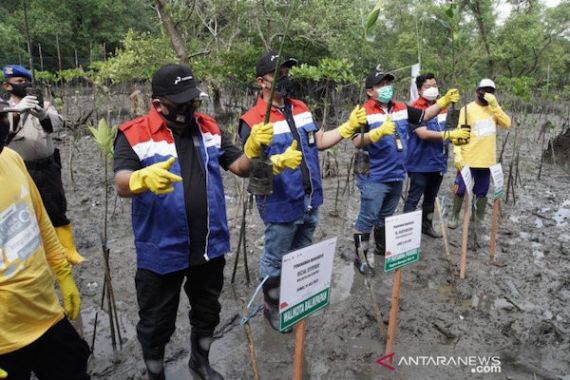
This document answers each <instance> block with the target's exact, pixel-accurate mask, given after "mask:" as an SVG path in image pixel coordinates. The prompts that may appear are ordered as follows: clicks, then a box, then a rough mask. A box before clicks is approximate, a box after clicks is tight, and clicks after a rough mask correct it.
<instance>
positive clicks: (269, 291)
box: [263, 277, 293, 333]
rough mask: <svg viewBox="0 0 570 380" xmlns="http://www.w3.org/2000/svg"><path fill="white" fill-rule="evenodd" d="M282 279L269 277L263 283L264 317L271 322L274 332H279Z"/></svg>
mask: <svg viewBox="0 0 570 380" xmlns="http://www.w3.org/2000/svg"><path fill="white" fill-rule="evenodd" d="M280 281H281V277H269V278H268V279H267V280H266V281H265V282H264V283H263V301H264V303H263V316H264V317H265V319H267V322H269V325H270V326H271V328H273V330H275V331H278V332H281V331H279V324H280V320H279V292H280ZM291 331H293V329H291V328H289V329H287V330H285V331H283V333H290V332H291Z"/></svg>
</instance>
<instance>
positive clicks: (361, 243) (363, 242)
mask: <svg viewBox="0 0 570 380" xmlns="http://www.w3.org/2000/svg"><path fill="white" fill-rule="evenodd" d="M353 236H354V266H355V267H356V269H358V271H359V272H360V273H362V274H365V273H366V269H367V267H368V265H367V263H366V255H368V244H369V243H368V241H369V240H370V234H369V233H368V234H354V235H353ZM359 250H361V252H362V260H364V262H363V261H362V260H361V256H360V255H359V254H358V253H359V252H358V251H359Z"/></svg>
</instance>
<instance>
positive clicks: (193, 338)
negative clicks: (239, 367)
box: [188, 331, 224, 380]
mask: <svg viewBox="0 0 570 380" xmlns="http://www.w3.org/2000/svg"><path fill="white" fill-rule="evenodd" d="M211 344H212V336H211V335H206V334H204V335H199V334H197V333H196V332H194V331H192V333H190V346H191V349H192V353H191V354H190V360H189V361H188V367H190V370H191V371H193V372H194V373H196V374H197V375H198V376H199V377H200V379H202V380H224V377H223V376H222V375H220V374H219V373H218V372H217V371H216V370H215V369H213V368H212V367H210V360H209V359H208V355H209V354H210V345H211Z"/></svg>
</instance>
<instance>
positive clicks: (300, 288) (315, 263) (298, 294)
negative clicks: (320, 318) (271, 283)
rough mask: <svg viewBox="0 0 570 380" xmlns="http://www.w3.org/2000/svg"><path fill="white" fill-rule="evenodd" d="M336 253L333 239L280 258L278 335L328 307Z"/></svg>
mask: <svg viewBox="0 0 570 380" xmlns="http://www.w3.org/2000/svg"><path fill="white" fill-rule="evenodd" d="M335 249H336V237H335V238H332V239H329V240H325V241H322V242H320V243H316V244H313V245H310V246H308V247H305V248H301V249H299V250H297V251H294V252H291V253H288V254H286V255H285V256H283V261H282V263H281V290H280V294H279V320H280V323H279V330H280V331H284V330H287V329H288V328H290V327H291V326H293V325H294V324H296V323H297V322H299V321H300V320H302V319H304V318H307V317H308V316H309V315H311V314H313V313H314V312H316V311H317V310H320V309H322V308H324V307H326V306H328V304H329V303H330V288H331V279H332V268H333V260H334V253H335Z"/></svg>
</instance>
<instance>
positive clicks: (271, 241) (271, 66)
mask: <svg viewBox="0 0 570 380" xmlns="http://www.w3.org/2000/svg"><path fill="white" fill-rule="evenodd" d="M278 62H279V56H278V54H277V53H275V52H269V53H267V54H264V55H263V56H262V57H261V58H259V60H258V61H257V64H256V66H255V71H256V77H257V84H258V85H259V88H260V93H259V97H258V99H257V103H256V104H255V105H254V106H253V107H252V108H251V109H250V110H249V111H247V112H246V113H245V114H243V115H242V117H241V120H240V126H239V133H240V136H241V138H242V139H243V141H245V144H246V146H247V144H248V143H249V141H250V140H251V138H252V137H253V136H254V130H255V125H256V124H257V123H260V122H262V121H263V120H264V118H265V113H266V111H267V102H271V104H272V107H271V113H270V115H269V121H270V122H271V123H272V124H273V130H274V134H273V141H272V143H271V144H269V145H268V146H267V150H266V153H267V154H268V156H269V158H270V159H271V160H272V161H273V162H274V165H275V163H276V162H278V160H277V158H278V157H280V156H281V155H282V154H283V155H286V154H287V152H288V151H290V149H291V148H292V147H295V148H296V147H297V146H298V147H299V150H300V151H301V152H302V153H303V158H302V161H301V163H300V166H299V167H298V168H297V166H295V167H291V166H289V168H291V169H292V170H287V171H283V172H282V173H281V174H279V175H276V176H274V177H273V193H272V194H271V195H270V196H263V197H258V198H257V199H256V201H257V202H256V203H257V206H258V210H259V214H260V216H261V218H262V219H263V222H264V224H265V244H264V249H263V255H262V257H261V259H260V264H259V266H260V275H261V278H266V277H268V278H267V280H266V281H265V282H264V284H263V294H264V301H265V309H264V315H265V317H266V318H267V320H268V321H269V323H270V325H271V327H272V328H274V329H275V330H279V308H278V306H279V291H280V289H279V287H280V276H281V259H282V257H283V255H285V254H286V253H288V252H291V251H294V250H296V249H300V248H303V247H306V246H308V245H310V244H312V242H313V234H314V232H315V229H316V227H317V222H318V219H319V217H318V215H319V214H318V209H319V207H320V206H321V204H322V203H323V190H322V186H321V177H320V173H321V171H320V168H319V155H318V151H319V150H324V149H328V148H330V147H332V146H334V145H336V144H338V143H339V142H341V141H342V140H343V139H345V138H350V137H351V136H352V134H353V133H354V132H355V131H356V130H358V128H360V125H361V124H363V123H364V122H365V121H366V119H365V113H364V111H363V110H362V109H361V108H360V107H359V106H356V107H355V109H354V110H353V111H352V113H351V115H350V118H349V120H348V121H347V122H345V123H344V124H342V125H341V126H340V127H338V128H335V129H332V130H330V131H326V132H325V131H324V130H322V129H319V128H318V127H317V124H316V122H315V121H314V120H313V115H312V114H311V111H310V110H309V108H308V107H307V105H306V104H305V103H303V102H302V101H300V100H297V99H293V98H291V97H289V93H290V89H289V87H290V79H289V69H290V68H291V66H293V65H294V64H296V62H297V61H296V60H295V59H293V58H287V59H284V60H283V62H282V64H281V66H280V67H279V70H278V72H277V75H278V77H277V78H275V77H274V72H275V69H276V68H277V63H278ZM274 80H276V81H277V83H276V86H275V93H274V94H273V98H270V95H271V84H272V82H273V81H274ZM252 127H253V129H252ZM283 152H285V153H283Z"/></svg>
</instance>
